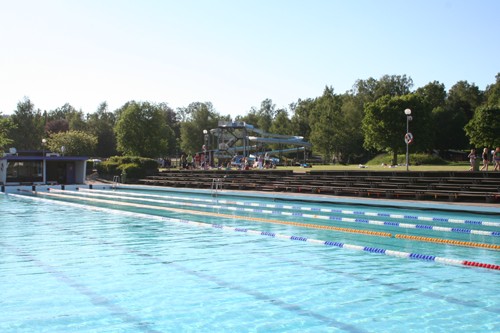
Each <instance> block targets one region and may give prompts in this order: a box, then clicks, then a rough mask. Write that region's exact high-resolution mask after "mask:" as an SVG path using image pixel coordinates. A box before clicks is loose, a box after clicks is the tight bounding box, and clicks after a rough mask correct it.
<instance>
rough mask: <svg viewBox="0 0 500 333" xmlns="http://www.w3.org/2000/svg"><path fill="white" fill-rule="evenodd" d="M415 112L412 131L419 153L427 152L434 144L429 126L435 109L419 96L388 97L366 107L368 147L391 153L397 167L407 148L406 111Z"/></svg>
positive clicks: (364, 119) (366, 139)
mask: <svg viewBox="0 0 500 333" xmlns="http://www.w3.org/2000/svg"><path fill="white" fill-rule="evenodd" d="M407 108H409V109H411V111H412V118H413V120H412V121H411V126H410V131H411V132H412V133H413V135H414V137H415V148H414V149H416V150H424V149H427V148H428V147H429V144H430V142H431V131H432V129H431V128H429V126H428V124H429V121H430V119H431V110H430V108H429V107H428V104H427V103H425V102H424V101H423V100H422V98H421V97H420V96H418V95H416V94H409V95H405V96H396V97H391V96H389V95H386V96H384V97H381V98H379V99H378V100H377V101H376V102H374V103H368V104H367V105H366V107H365V116H364V118H363V123H362V127H363V132H364V137H365V141H364V146H365V147H366V148H367V149H370V148H374V149H377V150H379V151H390V152H392V154H393V158H392V163H393V164H397V154H398V153H399V152H403V151H404V149H405V142H404V135H405V132H406V121H407V118H406V116H405V114H404V110H405V109H407Z"/></svg>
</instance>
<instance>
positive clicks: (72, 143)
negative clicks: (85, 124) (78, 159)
mask: <svg viewBox="0 0 500 333" xmlns="http://www.w3.org/2000/svg"><path fill="white" fill-rule="evenodd" d="M96 146H97V138H96V137H95V136H93V135H91V134H88V133H85V132H81V131H67V132H59V133H54V134H52V135H51V136H50V137H49V138H48V140H47V147H48V149H49V150H50V151H53V152H58V153H61V154H64V155H71V156H92V155H93V154H94V151H95V148H96ZM62 147H64V149H62Z"/></svg>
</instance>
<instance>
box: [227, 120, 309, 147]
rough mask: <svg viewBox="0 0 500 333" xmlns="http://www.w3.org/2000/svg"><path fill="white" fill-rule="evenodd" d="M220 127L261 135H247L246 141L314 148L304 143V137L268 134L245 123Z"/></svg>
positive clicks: (240, 122)
mask: <svg viewBox="0 0 500 333" xmlns="http://www.w3.org/2000/svg"><path fill="white" fill-rule="evenodd" d="M218 127H219V128H220V129H244V130H245V131H246V133H248V132H251V133H254V134H258V135H260V136H254V135H247V136H246V139H247V140H249V141H252V142H257V143H269V144H284V145H294V146H301V147H311V146H312V144H311V143H310V142H307V141H304V137H302V136H292V135H281V134H273V133H267V132H264V131H262V130H260V129H258V128H256V127H255V126H253V125H250V124H247V123H246V122H243V121H234V122H224V121H220V122H219V125H218ZM241 139H243V138H241Z"/></svg>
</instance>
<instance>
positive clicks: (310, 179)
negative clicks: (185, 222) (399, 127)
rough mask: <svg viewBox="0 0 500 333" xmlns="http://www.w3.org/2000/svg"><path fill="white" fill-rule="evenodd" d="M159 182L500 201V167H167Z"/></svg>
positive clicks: (155, 179) (153, 181)
mask: <svg viewBox="0 0 500 333" xmlns="http://www.w3.org/2000/svg"><path fill="white" fill-rule="evenodd" d="M139 182H140V183H142V184H147V185H157V186H171V187H190V188H212V187H213V186H214V183H215V182H218V183H219V184H222V187H223V188H224V189H235V190H256V191H276V192H302V193H316V194H327V195H328V194H331V195H346V196H358V197H376V198H389V199H390V198H395V199H411V200H440V201H464V202H487V203H496V202H500V172H411V171H410V172H403V171H398V172H396V171H388V172H383V171H377V172H374V171H372V172H369V171H313V170H311V171H309V172H306V173H293V171H291V170H262V171H260V170H253V171H233V170H230V171H226V170H207V171H198V170H196V171H185V170H175V171H168V172H161V173H159V174H158V175H155V176H149V177H147V178H145V179H140V180H139Z"/></svg>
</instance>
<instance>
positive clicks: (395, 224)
mask: <svg viewBox="0 0 500 333" xmlns="http://www.w3.org/2000/svg"><path fill="white" fill-rule="evenodd" d="M51 191H52V192H56V193H68V192H65V191H61V190H51ZM108 193H109V192H108ZM75 194H76V193H75ZM82 194H83V195H88V196H100V197H107V198H118V199H122V200H138V201H145V202H155V203H166V204H170V205H178V204H179V202H177V201H170V200H158V199H147V198H130V197H127V196H120V195H116V194H113V195H110V194H102V193H92V192H91V191H89V192H87V191H85V192H84V193H82ZM219 203H222V202H221V201H219ZM227 203H229V202H227ZM231 203H234V202H231ZM182 204H183V205H185V206H190V207H198V208H209V209H224V210H229V211H242V212H249V213H259V214H271V215H283V216H294V217H303V218H308V219H320V220H331V221H337V222H350V223H361V224H370V225H377V226H385V227H392V228H404V229H425V230H432V231H438V232H452V233H460V234H473V235H481V236H492V237H499V236H500V232H498V231H486V230H474V229H466V228H450V227H440V226H431V225H423V224H411V223H400V222H390V221H378V220H368V219H362V218H348V217H337V216H329V215H317V214H304V213H301V212H284V211H275V210H265V209H255V208H241V207H228V206H223V205H209V204H196V203H188V202H183V203H182ZM290 207H296V208H297V209H299V208H300V206H290ZM356 214H357V213H356Z"/></svg>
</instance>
